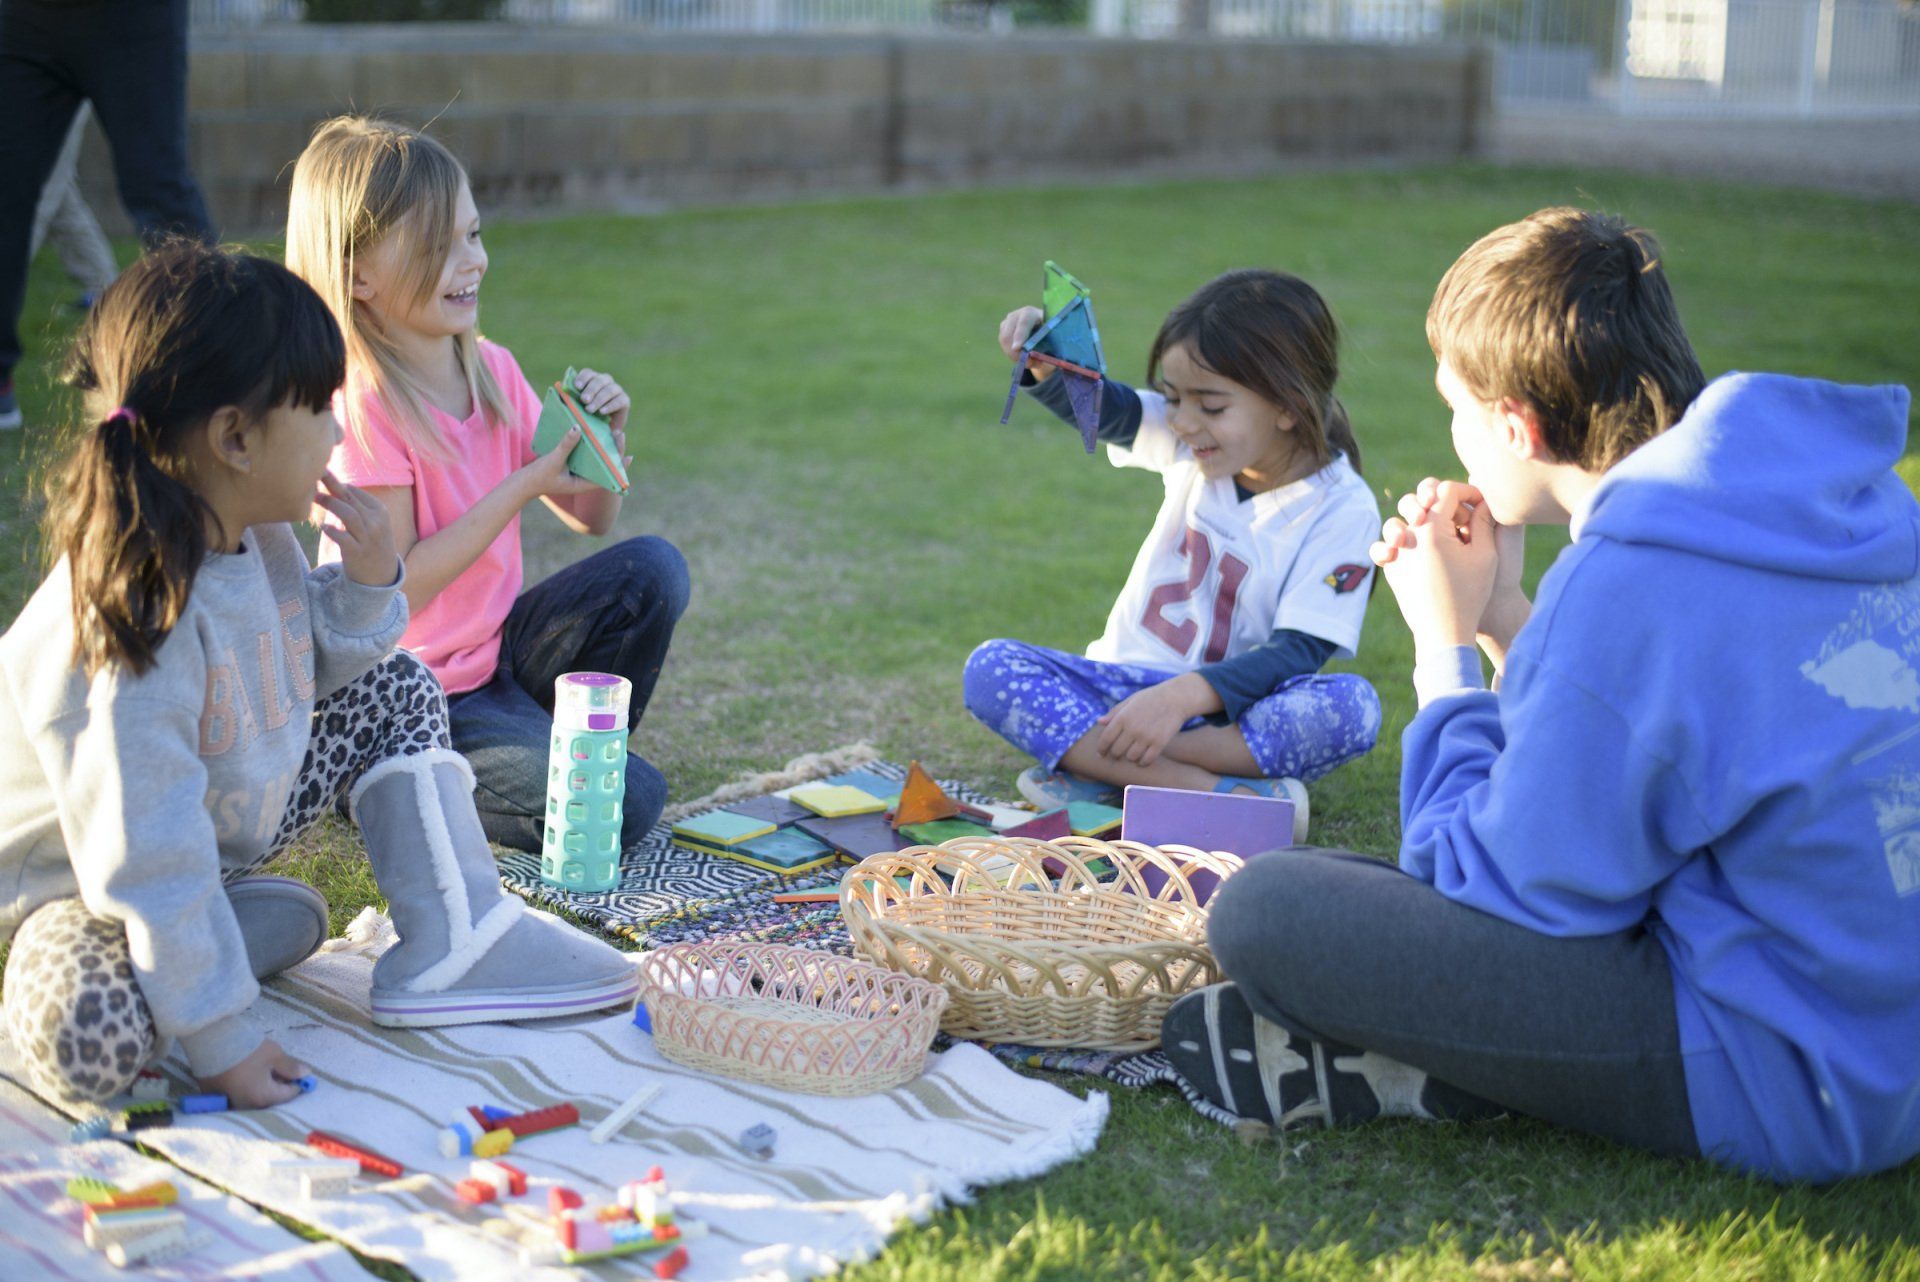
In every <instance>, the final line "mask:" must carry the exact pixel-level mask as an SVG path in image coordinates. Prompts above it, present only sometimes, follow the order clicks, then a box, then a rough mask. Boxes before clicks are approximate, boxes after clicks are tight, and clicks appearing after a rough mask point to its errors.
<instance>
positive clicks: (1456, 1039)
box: [1208, 848, 1699, 1155]
mask: <svg viewBox="0 0 1920 1282" xmlns="http://www.w3.org/2000/svg"><path fill="white" fill-rule="evenodd" d="M1210 907H1211V910H1212V913H1211V924H1210V927H1209V930H1208V935H1209V940H1210V942H1211V944H1212V946H1213V952H1214V956H1215V957H1216V958H1217V959H1218V960H1219V962H1220V965H1221V967H1222V968H1223V969H1224V970H1225V971H1226V973H1227V975H1228V977H1229V978H1230V979H1232V980H1233V981H1234V982H1236V983H1237V984H1239V985H1240V988H1241V990H1242V991H1243V992H1244V993H1245V995H1246V998H1247V1002H1248V1004H1249V1005H1251V1006H1252V1007H1253V1009H1254V1010H1255V1011H1256V1012H1257V1013H1258V1014H1260V1015H1262V1016H1264V1017H1266V1018H1267V1019H1270V1020H1272V1021H1274V1022H1275V1023H1278V1024H1281V1025H1283V1026H1285V1027H1287V1028H1290V1029H1292V1030H1294V1031H1296V1032H1299V1033H1302V1034H1304V1035H1306V1036H1309V1037H1314V1036H1318V1037H1320V1038H1322V1039H1325V1040H1332V1041H1336V1042H1345V1043H1348V1044H1350V1045H1353V1046H1358V1047H1360V1048H1361V1049H1363V1050H1372V1051H1378V1052H1380V1053H1381V1054H1383V1055H1387V1056H1390V1057H1392V1058H1393V1059H1397V1060H1399V1061H1401V1062H1402V1063H1405V1064H1411V1065H1413V1066H1414V1067H1416V1068H1420V1069H1424V1070H1425V1071H1426V1072H1427V1073H1428V1074H1429V1075H1430V1076H1431V1077H1433V1078H1434V1079H1436V1080H1438V1081H1441V1082H1445V1083H1447V1084H1448V1085H1450V1086H1453V1087H1456V1088H1458V1089H1460V1090H1463V1091H1466V1092H1467V1093H1469V1094H1471V1095H1476V1096H1479V1097H1481V1098H1482V1099H1485V1100H1489V1101H1491V1102H1493V1103H1496V1104H1498V1105H1500V1106H1502V1107H1504V1108H1506V1109H1509V1110H1511V1111H1513V1112H1516V1113H1524V1114H1526V1115H1527V1116H1529V1117H1537V1118H1540V1119H1542V1120H1544V1121H1548V1122H1553V1123H1556V1124H1557V1125H1560V1126H1567V1127H1571V1128H1573V1129H1574V1130H1579V1131H1586V1132H1589V1133H1591V1134H1594V1135H1601V1136H1605V1137H1607V1138H1608V1139H1612V1140H1617V1141H1619V1142H1621V1143H1624V1144H1631V1145H1633V1146H1634V1147H1636V1148H1643V1149H1649V1150H1652V1151H1653V1152H1656V1153H1666V1154H1673V1155H1695V1154H1697V1153H1698V1152H1699V1145H1698V1142H1697V1141H1696V1140H1695V1138H1694V1132H1693V1114H1692V1110H1691V1108H1690V1106H1689V1104H1688V1102H1687V1082H1686V1075H1685V1073H1684V1072H1683V1069H1682V1060H1681V1055H1680V1036H1679V1027H1678V1024H1677V1023H1676V1020H1675V1017H1674V1007H1673V980H1672V975H1671V972H1670V971H1669V969H1668V966H1667V958H1666V953H1665V951H1664V950H1663V949H1662V948H1661V946H1660V943H1659V941H1658V940H1656V939H1655V938H1654V937H1653V936H1652V935H1651V934H1649V933H1648V932H1647V931H1645V930H1640V929H1635V930H1631V931H1627V932H1625V933H1623V934H1618V935H1602V936H1595V937H1589V938H1580V939H1559V938H1554V937H1552V936H1548V935H1542V934H1539V933H1537V932H1535V931H1532V930H1528V929H1526V928H1525V927H1523V926H1516V925H1514V924H1513V923H1511V922H1506V921H1502V920H1500V919H1499V918H1497V917H1491V916H1489V915H1487V914H1486V913H1483V912H1480V911H1479V910H1478V909H1474V908H1468V907H1466V906H1464V905H1462V904H1457V903H1455V902H1453V901H1452V900H1450V899H1448V898H1447V897H1446V896H1445V895H1442V894H1441V893H1440V892H1439V891H1437V890H1435V889H1434V888H1433V887H1431V886H1429V885H1427V884H1425V883H1424V882H1421V881H1419V880H1418V879H1416V878H1414V877H1410V876H1408V875H1407V874H1405V873H1403V872H1401V871H1400V870H1399V869H1398V868H1396V867H1394V866H1393V865H1391V864H1387V863H1383V862H1381V861H1380V860H1377V859H1370V858H1368V857H1366V856H1364V855H1356V854H1352V853H1350V852H1347V851H1338V850H1316V849H1310V848H1297V849H1293V850H1284V851H1276V852H1274V853H1272V854H1267V855H1262V856H1260V857H1259V858H1257V859H1255V860H1252V861H1251V862H1249V863H1248V864H1247V866H1246V867H1245V868H1243V869H1242V870H1241V871H1240V872H1238V873H1236V874H1234V875H1233V876H1232V877H1230V878H1228V879H1227V881H1226V882H1225V883H1223V884H1222V886H1221V887H1220V890H1219V892H1218V893H1217V894H1216V895H1215V896H1214V898H1213V900H1212V901H1211V904H1210Z"/></svg>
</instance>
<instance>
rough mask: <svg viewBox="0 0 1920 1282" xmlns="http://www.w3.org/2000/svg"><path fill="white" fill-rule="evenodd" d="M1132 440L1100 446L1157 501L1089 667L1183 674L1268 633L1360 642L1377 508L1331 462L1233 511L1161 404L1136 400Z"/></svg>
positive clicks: (1090, 651) (1350, 646) (1349, 649)
mask: <svg viewBox="0 0 1920 1282" xmlns="http://www.w3.org/2000/svg"><path fill="white" fill-rule="evenodd" d="M1140 408H1141V421H1140V434H1139V435H1138V436H1136V437H1135V438H1134V441H1133V444H1132V445H1130V446H1124V447H1123V446H1118V445H1109V446H1108V447H1107V456H1108V458H1109V459H1111V460H1112V462H1113V465H1114V466H1115V467H1139V468H1147V469H1149V470H1151V471H1155V472H1159V473H1160V474H1161V476H1162V478H1163V480H1164V481H1165V483H1166V497H1165V498H1164V499H1163V500H1162V501H1161V503H1160V514H1159V515H1158V516H1157V517H1155V518H1154V522H1153V533H1152V534H1150V535H1148V536H1147V541H1146V542H1145V543H1144V544H1142V545H1141V547H1140V553H1139V555H1138V556H1136V557H1134V559H1133V569H1132V570H1131V571H1129V572H1128V574H1127V585H1126V587H1125V588H1124V589H1122V590H1121V593H1120V599H1119V600H1118V601H1116V602H1114V606H1113V613H1112V614H1110V615H1108V616H1107V630H1106V632H1105V634H1103V635H1102V636H1101V638H1100V639H1099V640H1098V641H1095V642H1094V643H1093V644H1092V645H1090V646H1088V647H1087V657H1088V658H1089V659H1099V660H1102V661H1103V662H1107V663H1133V664H1140V665H1142V666H1145V667H1149V668H1164V669H1169V670H1173V671H1179V672H1191V671H1193V670H1194V669H1195V668H1198V667H1201V666H1203V665H1205V664H1209V663H1214V662H1216V661H1218V660H1220V659H1230V658H1233V657H1234V656H1236V655H1240V654H1245V653H1246V652H1247V651H1248V650H1249V649H1251V648H1253V647H1254V646H1256V645H1259V644H1260V643H1261V642H1263V641H1265V640H1266V639H1267V638H1268V637H1270V636H1271V635H1272V634H1273V631H1274V629H1276V628H1292V629H1294V630H1295V631H1297V632H1305V633H1309V634H1311V635H1313V636H1316V637H1321V638H1323V639H1325V640H1327V641H1331V642H1332V643H1333V644H1334V645H1335V646H1337V647H1338V650H1337V651H1336V654H1337V655H1338V656H1340V657H1351V656H1352V654H1353V651H1354V647H1355V646H1356V645H1357V644H1358V643H1359V641H1360V624H1361V620H1362V618H1363V616H1364V615H1365V614H1366V610H1367V593H1366V592H1364V591H1362V589H1363V588H1365V587H1367V586H1368V584H1369V582H1370V576H1371V574H1372V573H1373V568H1374V566H1373V562H1372V561H1371V560H1370V559H1369V558H1368V556H1367V548H1368V547H1369V545H1371V544H1372V543H1373V541H1374V540H1375V539H1377V538H1379V537H1380V508H1379V505H1378V504H1376V503H1375V502H1374V499H1373V495H1372V494H1371V493H1370V492H1369V491H1368V490H1367V485H1366V482H1365V481H1362V480H1361V479H1360V476H1359V474H1358V473H1357V472H1355V471H1354V470H1353V468H1352V467H1351V466H1350V465H1349V464H1348V463H1347V459H1346V456H1345V455H1343V454H1336V455H1334V458H1333V462H1331V463H1329V464H1328V465H1327V466H1326V467H1323V468H1321V469H1320V470H1319V471H1318V472H1315V473H1314V474H1313V475H1312V476H1309V477H1306V478H1304V479H1302V480H1298V481H1294V482H1292V483H1291V484H1288V485H1283V486H1281V487H1280V488H1279V489H1277V490H1268V491H1266V492H1265V493H1263V494H1256V495H1254V496H1253V497H1252V498H1250V499H1247V500H1245V501H1242V500H1241V498H1240V496H1239V493H1238V490H1237V489H1236V487H1235V485H1234V482H1233V478H1232V477H1231V476H1223V477H1220V478H1218V479H1216V480H1211V481H1210V480H1208V479H1207V478H1206V476H1205V475H1204V474H1203V473H1202V472H1201V470H1200V465H1199V463H1198V462H1197V461H1196V460H1195V459H1194V457H1193V451H1191V450H1189V449H1188V448H1187V447H1186V446H1185V445H1182V444H1181V443H1180V440H1179V438H1178V437H1177V436H1175V435H1174V432H1173V429H1172V428H1170V427H1169V426H1167V403H1166V398H1165V397H1163V396H1160V395H1159V394H1158V393H1156V392H1151V391H1148V390H1146V389H1144V388H1143V389H1141V391H1140Z"/></svg>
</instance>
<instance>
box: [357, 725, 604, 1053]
mask: <svg viewBox="0 0 1920 1282" xmlns="http://www.w3.org/2000/svg"><path fill="white" fill-rule="evenodd" d="M348 804H349V808H350V810H351V812H352V815H353V821H354V823H355V824H357V825H358V826H359V828H360V835H361V836H362V837H364V838H365V839H366V843H367V858H368V859H369V860H370V861H371V862H372V864H373V876H374V880H376V881H377V882H379V883H380V890H381V893H383V894H385V895H386V897H387V914H388V916H389V917H391V918H392V919H393V928H394V931H395V933H397V934H398V935H399V937H400V942H399V943H397V944H395V945H394V946H393V947H392V948H389V949H388V950H387V951H386V953H385V954H384V955H383V956H382V957H381V958H380V960H379V961H378V962H376V963H374V967H373V1022H374V1023H376V1024H379V1025H382V1026H384V1027H387V1028H407V1027H418V1026H424V1025H437V1024H478V1023H484V1022H487V1021H490V1020H512V1019H541V1018H546V1017H550V1016H554V1015H574V1014H578V1013H581V1012H583V1011H591V1010H598V1009H600V1008H601V1007H604V1006H612V1005H616V1004H619V1003H621V1002H628V1001H631V1000H633V997H634V995H635V994H636V993H637V992H638V991H639V988H640V979H639V971H638V970H637V969H636V968H635V965H634V962H633V959H632V958H630V957H628V956H627V954H625V953H622V952H620V951H619V950H618V949H616V948H613V947H611V946H609V945H607V944H604V943H602V942H600V941H599V940H597V939H594V938H592V937H590V936H588V935H585V934H582V933H581V932H580V931H577V930H575V929H574V928H573V927H571V926H569V925H567V924H566V923H565V922H563V921H561V920H560V919H559V918H557V917H552V916H549V915H547V914H546V913H540V912H534V911H531V910H530V909H528V908H527V907H526V905H525V904H523V903H521V901H520V900H519V899H517V898H516V897H514V896H513V895H511V894H508V893H507V892H506V891H505V890H504V889H502V887H501V885H500V874H499V872H498V870H497V869H495V867H494V863H493V852H492V851H491V850H490V849H489V848H488V846H487V838H486V834H485V833H484V832H483V831H482V830H481V828H480V816H479V814H478V813H477V812H476V811H475V809H474V805H473V771H472V769H471V768H470V767H469V766H468V765H467V762H466V758H464V757H462V756H461V755H460V754H459V753H457V752H448V751H446V750H445V749H439V748H436V749H431V750H429V751H427V752H421V753H416V754H413V755H411V756H406V757H394V758H390V759H388V760H386V761H382V762H380V763H379V764H378V765H376V766H374V767H373V768H372V769H370V770H368V771H367V772H366V773H365V774H364V775H362V776H361V777H360V780H359V782H357V783H356V784H355V785H354V787H353V791H352V793H351V794H350V796H349V800H348Z"/></svg>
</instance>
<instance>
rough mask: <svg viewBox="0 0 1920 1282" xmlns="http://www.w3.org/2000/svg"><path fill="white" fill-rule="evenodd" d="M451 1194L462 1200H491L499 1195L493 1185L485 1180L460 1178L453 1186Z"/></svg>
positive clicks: (475, 1201)
mask: <svg viewBox="0 0 1920 1282" xmlns="http://www.w3.org/2000/svg"><path fill="white" fill-rule="evenodd" d="M453 1194H454V1196H455V1197H457V1198H459V1199H460V1200H461V1201H462V1202H473V1203H476V1204H478V1203H481V1202H491V1201H493V1200H494V1199H495V1198H496V1197H498V1196H499V1193H497V1192H496V1191H495V1190H494V1187H493V1185H491V1184H489V1183H487V1182H486V1181H485V1180H472V1179H468V1180H461V1181H460V1182H459V1183H458V1184H455V1185H454V1186H453Z"/></svg>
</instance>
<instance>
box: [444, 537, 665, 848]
mask: <svg viewBox="0 0 1920 1282" xmlns="http://www.w3.org/2000/svg"><path fill="white" fill-rule="evenodd" d="M690 591H691V585H690V582H689V580H688V578H687V562H686V559H685V558H684V557H682V556H681V555H680V550H679V549H678V548H676V547H674V546H673V544H671V543H669V542H667V541H666V540H665V539H658V538H652V537H648V538H639V539H628V540H627V541H626V542H624V543H618V544H615V545H614V546H613V547H610V548H607V549H606V550H605V551H603V552H596V553H594V554H593V555H592V556H590V557H587V558H586V559H585V560H583V561H576V562H575V563H574V564H572V565H570V566H567V567H566V568H565V569H563V570H560V571H557V572H556V573H554V574H553V575H552V576H551V577H549V578H548V579H546V580H545V581H543V582H541V583H539V584H537V585H536V586H534V587H531V588H528V589H527V590H526V591H525V592H522V593H521V594H520V597H519V599H518V600H516V601H515V602H514V603H513V609H512V610H511V611H510V612H509V613H508V615H507V622H506V625H505V626H504V627H503V628H502V630H501V638H500V666H499V668H498V669H497V670H496V671H495V672H494V674H493V680H491V681H489V682H487V684H485V685H483V686H481V687H480V688H479V689H477V690H470V691H468V692H467V693H465V694H456V695H450V696H448V698H447V712H448V714H449V718H450V721H451V724H452V730H453V746H454V748H455V749H456V750H457V751H459V752H461V753H462V754H464V755H465V756H466V758H467V761H468V763H469V764H471V765H472V766H473V777H474V784H475V787H474V793H473V799H474V802H475V804H476V805H477V806H478V807H479V810H480V823H481V825H482V826H483V827H485V829H486V831H487V836H488V837H489V838H491V839H492V840H494V841H496V842H498V843H500V844H501V845H503V846H512V847H514V848H515V849H516V850H538V849H540V834H541V829H542V827H543V823H542V817H543V815H544V814H545V812H546V805H547V744H548V740H549V738H550V737H551V735H552V733H553V682H554V678H556V677H558V676H560V675H561V674H562V673H565V672H611V673H615V674H616V675H618V676H623V677H625V678H626V679H627V680H629V681H631V682H633V703H632V705H631V707H630V708H629V710H628V724H629V726H633V725H638V724H639V723H640V716H641V714H642V713H644V712H645V711H646V710H647V701H648V700H649V699H651V698H653V687H654V684H655V682H657V681H658V680H659V679H660V665H661V664H662V663H663V662H665V661H666V657H667V645H668V643H669V642H671V641H672V640H673V626H674V624H676V623H678V622H679V621H680V616H681V614H682V613H684V612H685V610H686V608H687V597H688V594H689V592H690ZM666 804H667V781H666V779H664V778H663V777H662V776H661V774H660V772H659V771H658V770H656V769H655V768H654V767H653V765H652V763H650V762H648V761H647V760H645V759H644V758H642V757H640V756H637V755H629V756H628V757H627V801H626V815H625V817H624V820H623V822H622V826H621V839H622V841H624V842H626V843H627V844H629V845H630V844H632V843H633V842H636V841H638V840H640V839H641V838H642V837H644V836H645V835H646V833H647V830H648V829H649V828H651V827H653V825H654V822H655V821H656V820H658V819H659V818H660V811H661V810H662V809H664V808H665V806H666Z"/></svg>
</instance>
